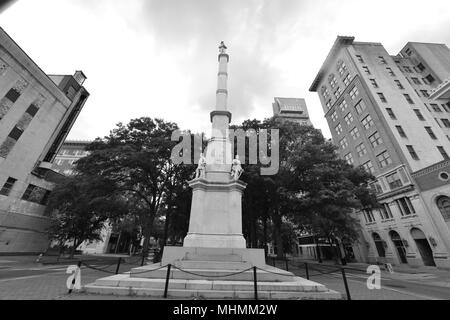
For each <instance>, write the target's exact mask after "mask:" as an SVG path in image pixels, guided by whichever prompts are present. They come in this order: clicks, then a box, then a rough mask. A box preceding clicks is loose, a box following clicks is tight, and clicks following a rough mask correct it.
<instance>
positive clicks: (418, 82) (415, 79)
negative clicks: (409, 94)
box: [411, 77, 422, 84]
mask: <svg viewBox="0 0 450 320" xmlns="http://www.w3.org/2000/svg"><path fill="white" fill-rule="evenodd" d="M411 80H412V81H413V82H414V83H415V84H422V83H420V80H419V79H418V78H415V77H412V78H411Z"/></svg>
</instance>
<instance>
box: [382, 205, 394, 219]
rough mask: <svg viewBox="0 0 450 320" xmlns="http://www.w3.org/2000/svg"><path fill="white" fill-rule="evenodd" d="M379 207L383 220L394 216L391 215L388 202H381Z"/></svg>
mask: <svg viewBox="0 0 450 320" xmlns="http://www.w3.org/2000/svg"><path fill="white" fill-rule="evenodd" d="M380 209H381V217H382V219H383V220H387V219H392V218H394V216H393V215H392V211H391V208H390V207H389V204H387V203H382V204H381V207H380Z"/></svg>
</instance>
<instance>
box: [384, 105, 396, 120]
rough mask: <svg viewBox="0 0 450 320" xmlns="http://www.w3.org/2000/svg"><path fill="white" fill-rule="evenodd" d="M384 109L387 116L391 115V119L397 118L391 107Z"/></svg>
mask: <svg viewBox="0 0 450 320" xmlns="http://www.w3.org/2000/svg"><path fill="white" fill-rule="evenodd" d="M386 111H387V113H388V115H389V117H391V119H393V120H397V117H396V116H395V114H394V111H392V109H391V108H386Z"/></svg>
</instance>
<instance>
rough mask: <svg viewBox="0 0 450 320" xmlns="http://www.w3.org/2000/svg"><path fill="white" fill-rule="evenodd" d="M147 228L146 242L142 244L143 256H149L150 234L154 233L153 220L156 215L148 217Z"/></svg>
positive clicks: (145, 231) (145, 232)
mask: <svg viewBox="0 0 450 320" xmlns="http://www.w3.org/2000/svg"><path fill="white" fill-rule="evenodd" d="M146 220H147V221H146V223H145V229H144V244H143V246H142V256H143V257H144V259H145V258H147V257H148V253H149V246H150V236H151V234H152V228H153V220H154V217H152V216H150V217H148V218H147V219H146Z"/></svg>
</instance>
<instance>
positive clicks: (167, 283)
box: [164, 263, 172, 298]
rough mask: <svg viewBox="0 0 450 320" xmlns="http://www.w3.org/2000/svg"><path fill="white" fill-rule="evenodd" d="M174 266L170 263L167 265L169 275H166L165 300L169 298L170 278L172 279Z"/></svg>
mask: <svg viewBox="0 0 450 320" xmlns="http://www.w3.org/2000/svg"><path fill="white" fill-rule="evenodd" d="M171 266H172V265H171V264H170V263H169V264H168V265H167V275H166V286H165V288H164V298H167V289H169V278H170V267H171Z"/></svg>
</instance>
